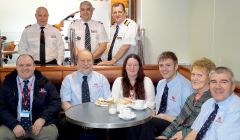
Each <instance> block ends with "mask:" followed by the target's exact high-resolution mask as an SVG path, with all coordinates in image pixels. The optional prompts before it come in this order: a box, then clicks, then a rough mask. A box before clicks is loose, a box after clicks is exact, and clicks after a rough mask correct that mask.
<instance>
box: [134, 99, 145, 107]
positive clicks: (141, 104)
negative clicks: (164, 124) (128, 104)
mask: <svg viewBox="0 0 240 140" xmlns="http://www.w3.org/2000/svg"><path fill="white" fill-rule="evenodd" d="M144 104H145V101H144V100H135V101H134V106H135V107H136V108H144Z"/></svg>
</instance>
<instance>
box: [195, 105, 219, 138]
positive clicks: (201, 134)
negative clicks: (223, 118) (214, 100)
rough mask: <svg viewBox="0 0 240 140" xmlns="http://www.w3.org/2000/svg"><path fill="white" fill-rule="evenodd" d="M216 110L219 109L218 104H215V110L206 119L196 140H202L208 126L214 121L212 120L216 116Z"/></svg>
mask: <svg viewBox="0 0 240 140" xmlns="http://www.w3.org/2000/svg"><path fill="white" fill-rule="evenodd" d="M218 108H219V107H218V104H215V108H214V110H213V112H212V113H211V114H210V115H209V117H208V119H207V120H206V122H205V123H204V124H203V126H202V128H201V129H200V131H199V132H198V134H197V137H196V140H202V139H203V137H204V136H205V134H206V132H207V131H208V129H209V127H210V125H211V124H212V122H213V121H214V119H215V117H216V115H217V111H218Z"/></svg>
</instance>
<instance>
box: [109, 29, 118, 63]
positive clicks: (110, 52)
mask: <svg viewBox="0 0 240 140" xmlns="http://www.w3.org/2000/svg"><path fill="white" fill-rule="evenodd" d="M118 30H119V26H118V25H117V26H116V31H115V33H114V36H113V40H112V43H111V46H110V49H109V52H108V60H109V61H110V60H112V51H113V46H114V43H115V40H116V38H117V35H118Z"/></svg>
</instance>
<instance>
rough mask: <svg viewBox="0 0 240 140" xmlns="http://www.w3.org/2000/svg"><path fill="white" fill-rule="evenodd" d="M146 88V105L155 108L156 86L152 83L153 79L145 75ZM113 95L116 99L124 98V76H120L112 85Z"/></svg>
mask: <svg viewBox="0 0 240 140" xmlns="http://www.w3.org/2000/svg"><path fill="white" fill-rule="evenodd" d="M144 88H145V96H146V99H145V101H146V105H147V107H149V108H151V109H154V106H155V102H154V101H155V88H154V85H153V83H152V80H151V79H150V78H148V77H146V76H145V77H144ZM112 97H113V98H114V99H122V98H123V88H122V77H118V78H117V79H116V80H115V81H114V83H113V86H112Z"/></svg>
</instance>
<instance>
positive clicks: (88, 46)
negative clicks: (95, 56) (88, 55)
mask: <svg viewBox="0 0 240 140" xmlns="http://www.w3.org/2000/svg"><path fill="white" fill-rule="evenodd" d="M84 24H85V25H86V28H85V48H86V49H87V50H89V51H90V52H91V37H90V32H89V26H88V23H84Z"/></svg>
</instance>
